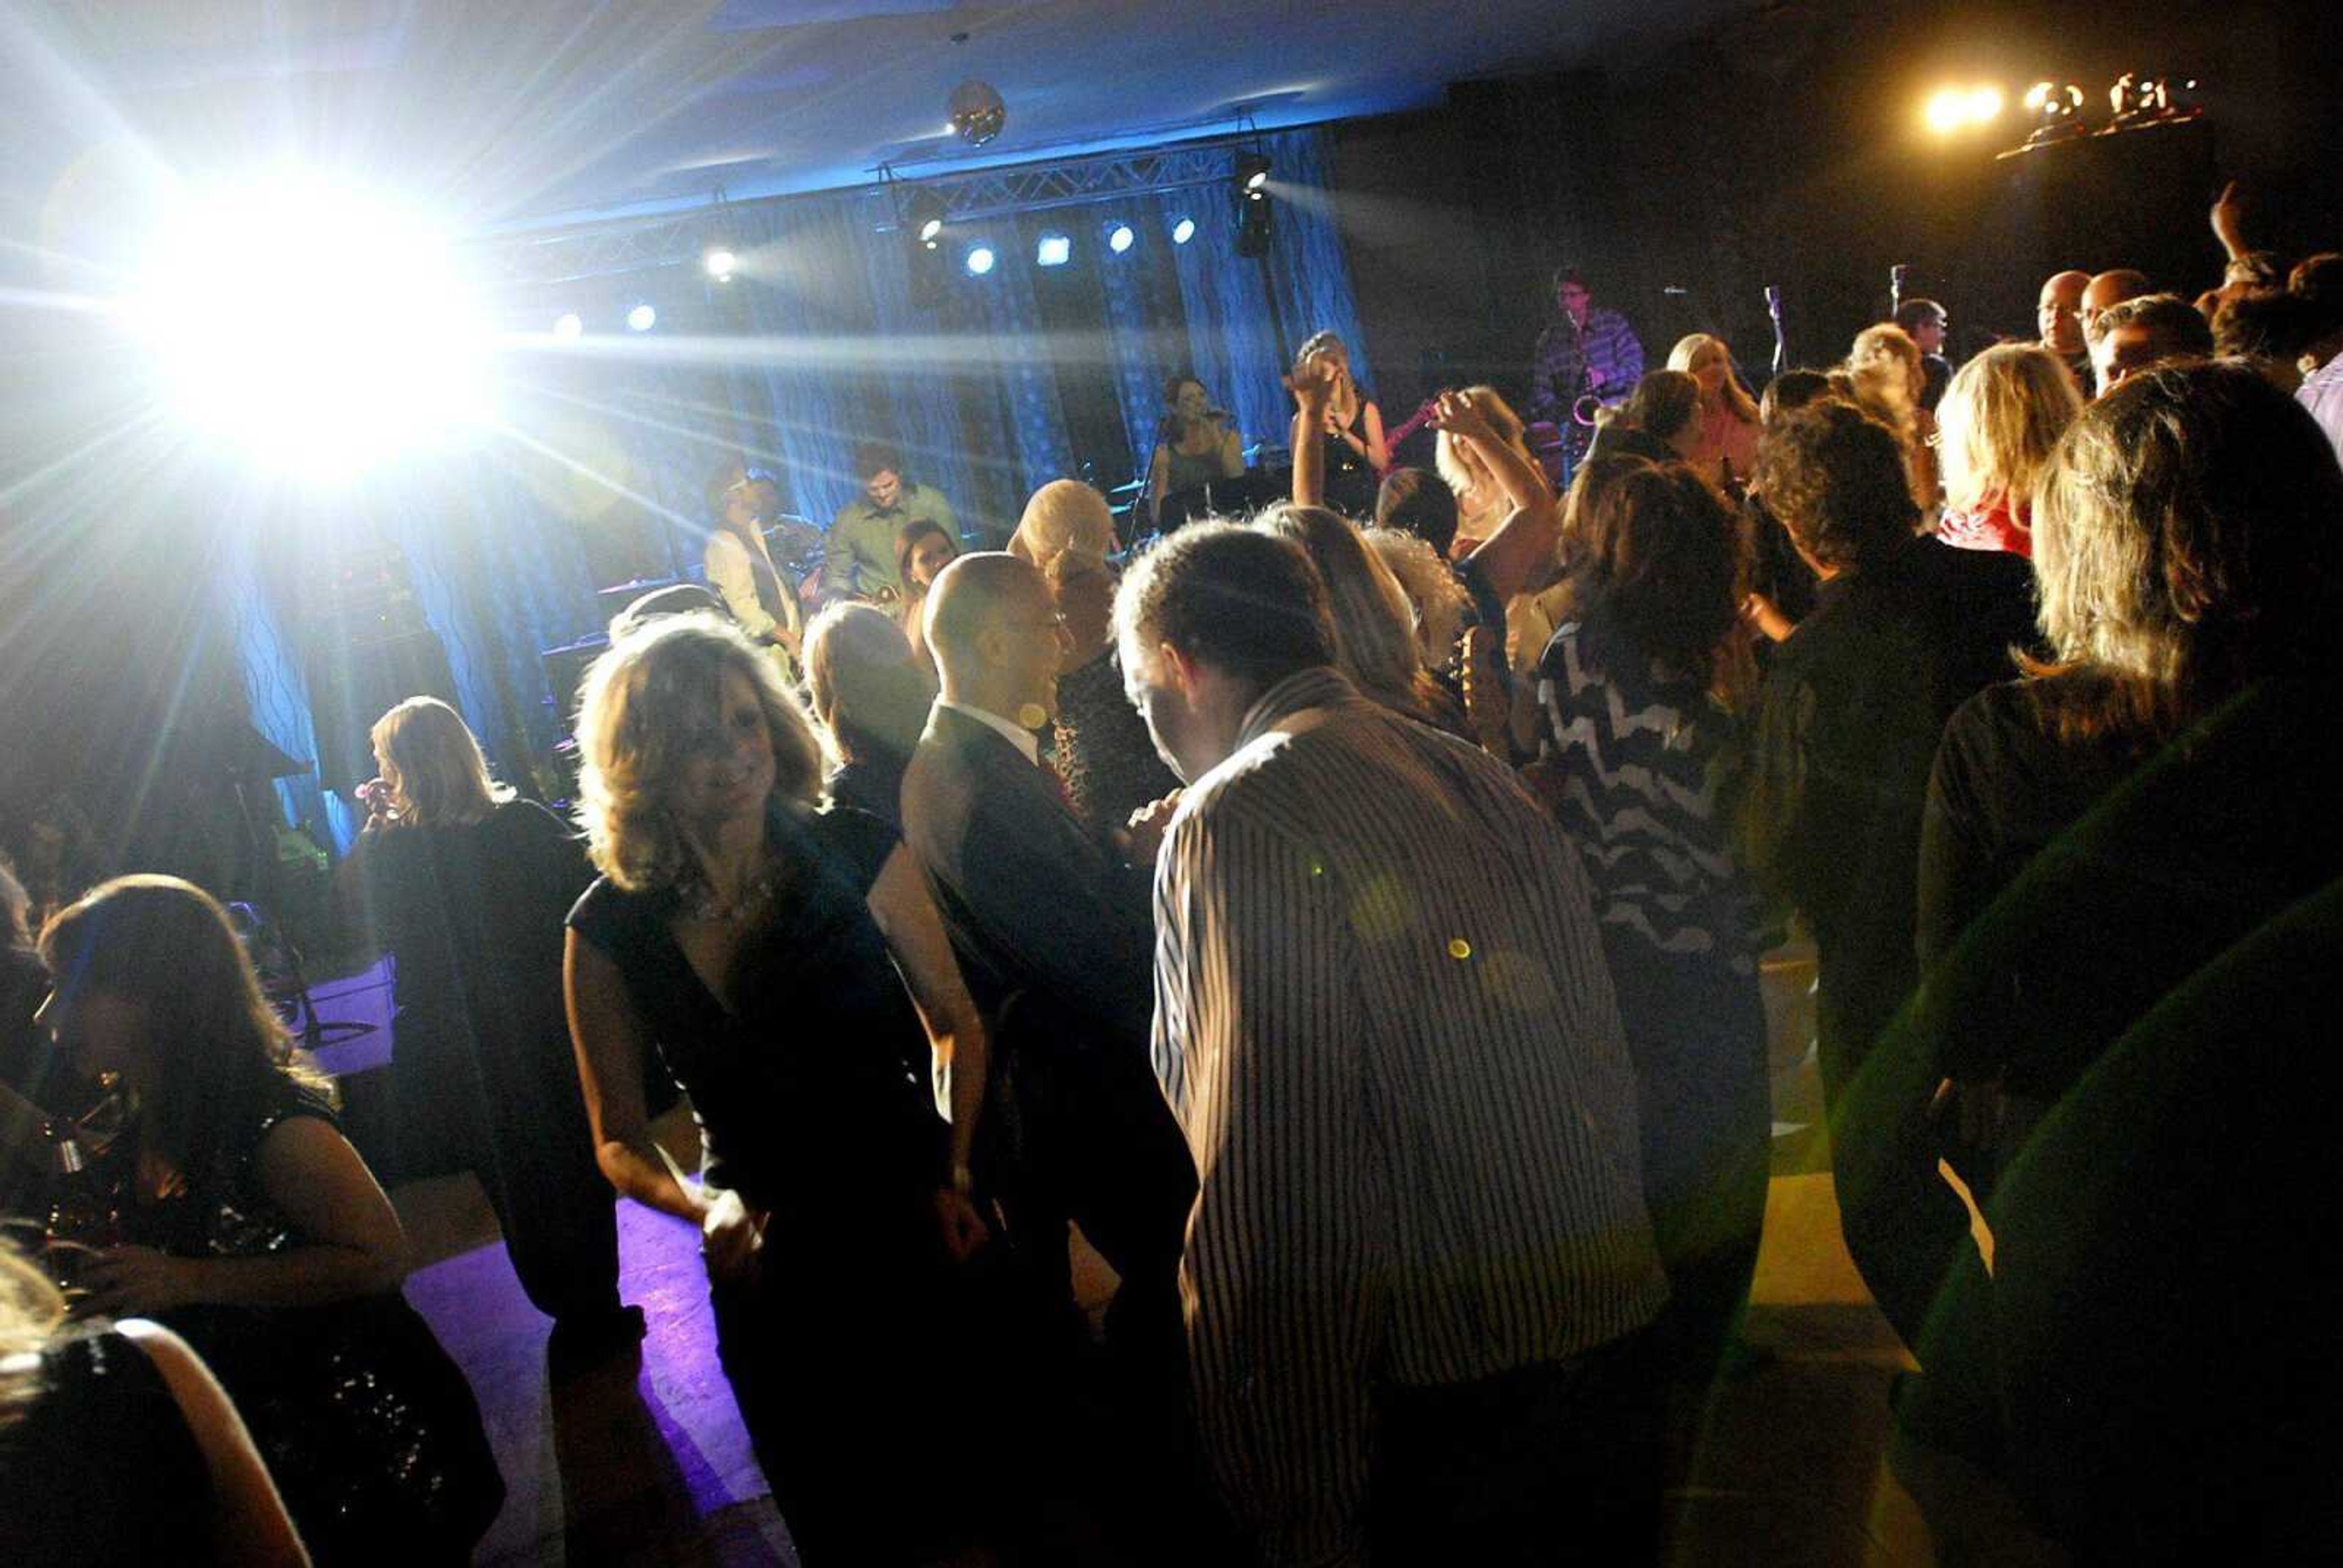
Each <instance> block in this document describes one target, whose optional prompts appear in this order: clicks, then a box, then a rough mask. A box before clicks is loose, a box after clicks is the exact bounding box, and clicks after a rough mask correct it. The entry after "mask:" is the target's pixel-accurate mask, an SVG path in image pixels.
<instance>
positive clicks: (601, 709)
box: [578, 614, 822, 892]
mask: <svg viewBox="0 0 2343 1568" xmlns="http://www.w3.org/2000/svg"><path fill="white" fill-rule="evenodd" d="M734 674H737V675H739V676H740V677H741V678H744V679H745V680H747V681H748V682H749V686H750V687H751V688H752V689H754V690H755V691H756V693H757V703H758V706H759V707H760V708H761V709H764V713H765V728H766V729H767V731H768V732H769V734H770V735H771V737H772V740H773V789H774V792H775V793H776V794H777V795H779V796H781V797H782V798H784V799H790V800H797V801H803V802H806V803H808V804H810V803H812V802H813V801H815V800H816V799H820V792H821V760H822V759H821V745H820V741H818V740H817V739H815V738H814V729H813V725H812V723H811V721H810V720H809V719H807V718H806V715H805V710H804V709H802V708H800V707H799V705H798V699H797V698H796V697H795V696H794V695H792V694H791V692H790V691H789V688H787V687H786V686H784V685H782V684H781V678H780V674H779V670H778V669H776V668H775V667H774V665H773V661H772V660H771V659H770V658H767V657H766V656H765V655H764V654H763V653H762V652H761V651H759V648H757V646H756V645H755V644H754V643H752V642H750V641H749V639H748V638H747V637H745V636H743V635H742V634H741V632H740V631H739V628H735V627H733V626H731V625H729V624H728V623H727V622H724V621H720V620H719V619H717V618H715V617H714V616H712V615H705V614H695V615H676V616H665V617H662V618H659V619H658V620H655V621H651V622H649V624H647V625H645V626H644V627H642V628H640V629H639V630H637V631H635V632H633V633H631V634H629V635H628V636H627V637H624V638H620V639H619V640H618V641H617V642H615V643H613V644H612V645H611V646H610V648H609V650H608V652H606V653H605V654H603V655H602V657H601V658H598V659H596V660H595V661H594V662H593V664H592V665H591V666H590V667H589V668H588V669H587V671H586V679H585V682H584V688H583V693H582V695H581V697H580V699H579V700H578V745H579V747H580V749H582V751H583V752H584V767H583V769H581V771H580V773H579V776H578V823H579V825H580V826H581V827H583V828H584V829H586V848H587V852H588V854H589V855H591V856H592V857H593V859H594V864H595V866H596V867H597V868H598V869H600V871H601V872H602V874H603V875H604V876H606V877H608V878H609V879H610V880H611V881H613V882H615V883H616V884H618V886H619V887H621V888H623V889H625V890H628V892H641V891H644V890H650V889H657V888H664V887H669V886H672V885H674V884H675V883H676V882H678V881H679V880H681V879H683V878H684V877H685V875H686V874H687V873H688V870H689V850H688V849H687V848H686V847H685V844H684V841H683V835H682V832H681V829H679V827H678V825H677V823H676V819H675V816H674V813H673V812H672V811H671V810H670V809H669V806H668V799H667V796H668V790H669V788H670V786H671V785H672V783H673V781H674V779H675V775H676V772H677V769H679V768H680V767H681V765H682V764H683V762H684V761H685V760H686V759H688V758H689V756H690V755H691V754H692V752H693V750H694V749H695V748H696V747H697V746H698V745H699V737H700V736H701V735H702V734H704V733H705V732H706V731H707V730H708V729H709V727H710V726H711V725H713V724H714V722H715V715H716V709H717V706H718V702H719V697H720V693H721V689H722V687H723V683H724V678H725V677H726V676H727V675H734Z"/></svg>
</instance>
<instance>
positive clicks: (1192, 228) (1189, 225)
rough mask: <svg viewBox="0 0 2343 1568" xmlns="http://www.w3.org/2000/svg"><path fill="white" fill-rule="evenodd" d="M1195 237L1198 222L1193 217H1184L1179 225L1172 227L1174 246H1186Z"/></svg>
mask: <svg viewBox="0 0 2343 1568" xmlns="http://www.w3.org/2000/svg"><path fill="white" fill-rule="evenodd" d="M1195 237H1196V220H1195V219H1194V218H1192V217H1183V218H1182V219H1181V220H1180V221H1179V222H1178V223H1175V224H1173V225H1172V244H1173V245H1185V244H1187V243H1188V242H1189V241H1190V240H1192V239H1193V238H1195Z"/></svg>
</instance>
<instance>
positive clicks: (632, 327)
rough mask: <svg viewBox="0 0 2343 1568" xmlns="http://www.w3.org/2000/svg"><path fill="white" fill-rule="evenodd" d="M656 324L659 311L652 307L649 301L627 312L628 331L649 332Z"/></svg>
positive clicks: (657, 323)
mask: <svg viewBox="0 0 2343 1568" xmlns="http://www.w3.org/2000/svg"><path fill="white" fill-rule="evenodd" d="M658 325H659V312H658V311H657V310H656V309H654V308H652V307H651V305H650V303H649V301H645V302H644V303H643V304H640V305H638V306H636V307H634V308H633V309H632V310H629V311H628V312H627V330H628V331H629V332H649V330H650V329H651V328H652V327H656V326H658Z"/></svg>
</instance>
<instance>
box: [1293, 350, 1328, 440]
mask: <svg viewBox="0 0 2343 1568" xmlns="http://www.w3.org/2000/svg"><path fill="white" fill-rule="evenodd" d="M1341 376H1342V369H1341V367H1338V366H1337V365H1336V364H1335V363H1334V361H1333V360H1332V359H1331V358H1329V357H1326V356H1324V355H1319V356H1317V357H1314V358H1311V359H1305V360H1303V361H1302V363H1301V364H1299V365H1297V366H1295V367H1293V373H1292V375H1291V376H1288V377H1286V378H1285V386H1286V389H1287V390H1288V391H1290V392H1292V394H1293V403H1294V407H1297V408H1299V409H1300V410H1301V411H1302V415H1303V417H1306V418H1308V419H1310V420H1312V422H1313V423H1315V422H1318V421H1321V420H1322V419H1324V418H1325V417H1326V410H1327V408H1328V407H1330V406H1331V405H1332V403H1333V401H1334V387H1335V386H1336V384H1337V382H1338V381H1339V379H1340V378H1341Z"/></svg>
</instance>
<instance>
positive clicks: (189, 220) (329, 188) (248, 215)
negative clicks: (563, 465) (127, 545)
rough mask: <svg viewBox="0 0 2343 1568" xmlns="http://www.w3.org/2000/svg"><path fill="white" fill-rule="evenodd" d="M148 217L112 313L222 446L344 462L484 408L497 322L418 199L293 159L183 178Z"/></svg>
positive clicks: (342, 468)
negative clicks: (127, 286) (388, 194)
mask: <svg viewBox="0 0 2343 1568" xmlns="http://www.w3.org/2000/svg"><path fill="white" fill-rule="evenodd" d="M157 220H158V221H157V224H156V232H154V233H153V234H152V235H151V236H147V239H146V255H147V256H151V257H152V258H153V260H152V262H151V265H150V266H149V267H148V268H147V271H146V276H145V277H144V279H143V280H142V281H141V282H140V283H139V284H138V285H137V286H136V287H135V288H134V289H133V290H132V292H131V293H130V296H129V297H127V298H126V300H125V301H124V305H123V310H124V315H125V317H126V324H127V325H128V326H129V327H132V328H133V330H134V331H136V333H137V334H138V336H139V337H140V338H141V339H142V340H143V343H144V346H145V347H146V349H147V350H148V351H149V353H150V355H151V357H152V365H153V369H154V372H155V375H156V381H157V389H158V391H159V392H160V393H161V394H162V395H163V396H164V397H165V398H166V401H167V402H168V403H169V404H170V405H171V406H173V407H175V408H176V411H177V413H178V414H179V415H180V416H181V417H184V418H185V419H186V422H187V423H188V424H189V425H191V426H192V427H196V429H199V430H201V431H203V432H204V433H205V434H206V435H207V436H210V437H214V438H216V440H217V441H218V442H219V443H220V444H221V445H222V446H224V447H233V448H235V449H236V450H237V451H239V452H240V453H241V454H242V455H244V456H246V457H249V458H251V459H252V460H254V461H256V462H257V463H259V464H261V465H263V466H265V467H271V468H277V469H287V470H296V471H301V472H305V473H308V474H311V475H314V476H316V477H321V478H323V477H347V476H351V475H355V474H357V473H358V472H360V471H362V470H363V469H365V468H366V467H369V466H371V465H372V464H374V463H375V462H377V461H379V460H381V459H384V458H387V457H390V456H392V455H394V454H396V453H398V452H401V451H404V450H407V449H409V448H414V447H422V446H426V445H428V444H431V443H432V442H434V441H436V440H437V438H438V437H442V436H445V435H447V434H449V433H451V432H452V431H453V430H454V429H456V428H458V427H461V426H463V425H466V424H468V423H472V422H475V421H478V420H480V419H484V418H485V417H487V416H488V404H489V402H490V400H491V397H492V392H491V382H492V377H490V375H489V374H488V357H489V348H490V345H491V344H492V342H493V341H494V333H493V331H492V330H491V327H490V324H489V323H488V319H487V317H486V314H485V312H484V311H483V310H482V309H481V308H480V306H479V303H478V297H477V295H476V294H475V292H474V290H473V288H472V286H471V280H470V279H468V277H466V276H464V274H463V272H462V270H461V269H460V268H459V267H458V265H457V263H456V260H455V253H454V252H453V250H452V249H451V247H450V246H449V245H448V243H447V236H446V235H445V233H444V232H443V231H442V230H441V229H440V228H439V227H438V226H437V225H436V224H435V223H433V222H432V221H431V220H430V219H428V218H427V216H424V215H423V214H421V213H419V212H417V211H416V210H414V209H412V208H409V207H407V206H402V205H400V204H398V203H396V202H393V201H389V200H387V199H377V198H370V197H367V196H363V195H361V194H358V193H357V192H356V191H354V190H352V189H351V188H350V186H349V183H348V181H347V178H345V177H342V176H334V177H330V178H329V177H326V176H315V175H308V174H304V173H297V172H295V173H286V174H280V175H274V176H265V177H259V178H256V179H254V180H252V181H250V182H247V183H244V184H241V185H237V186H222V187H193V186H191V187H187V188H186V189H184V190H183V191H181V192H180V193H179V194H178V195H177V196H176V198H175V199H174V200H173V201H172V202H171V203H170V205H169V206H166V207H165V208H164V209H163V210H162V211H161V212H160V213H158V214H157Z"/></svg>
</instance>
